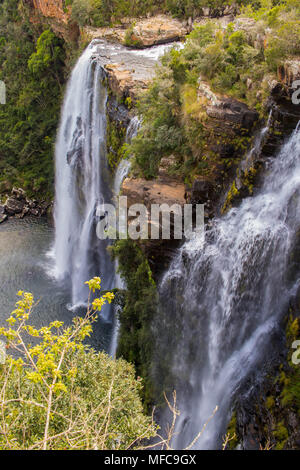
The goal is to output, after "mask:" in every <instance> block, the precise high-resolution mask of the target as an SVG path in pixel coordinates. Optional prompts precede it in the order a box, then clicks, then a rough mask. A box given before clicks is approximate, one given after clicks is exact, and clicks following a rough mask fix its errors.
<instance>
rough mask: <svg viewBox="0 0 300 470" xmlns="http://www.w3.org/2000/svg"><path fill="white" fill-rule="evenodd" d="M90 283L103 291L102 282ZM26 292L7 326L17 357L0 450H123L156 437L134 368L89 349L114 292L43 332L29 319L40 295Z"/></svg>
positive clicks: (7, 370) (11, 360)
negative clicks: (86, 341) (78, 315)
mask: <svg viewBox="0 0 300 470" xmlns="http://www.w3.org/2000/svg"><path fill="white" fill-rule="evenodd" d="M88 284H89V288H90V292H93V291H99V289H100V279H99V278H94V279H92V280H91V281H89V283H88ZM18 295H19V296H20V300H19V301H18V302H17V304H16V309H15V310H14V311H13V312H12V314H11V316H10V317H9V319H8V320H7V322H8V327H7V328H1V329H0V334H1V335H2V336H4V338H5V340H6V345H7V348H8V351H10V350H11V351H12V352H13V353H14V354H13V355H11V356H7V358H6V361H5V364H4V365H1V366H0V409H1V413H0V414H1V416H0V448H1V449H3V450H22V449H36V450H42V449H43V450H46V449H47V450H64V449H73V450H75V449H76V450H88V449H98V450H105V449H114V450H117V449H127V448H129V447H131V446H133V447H134V446H136V445H137V440H139V439H141V438H143V439H144V438H149V437H151V436H154V435H155V434H156V427H155V425H154V424H153V423H152V420H151V418H149V417H147V416H146V415H145V414H144V413H143V409H142V403H141V399H140V395H139V394H140V390H141V387H142V385H141V381H140V380H139V379H135V371H134V368H133V366H132V365H130V364H129V363H127V362H125V361H124V360H122V359H119V360H113V359H112V358H110V357H109V356H108V355H107V354H105V353H103V352H95V351H94V350H92V349H91V348H89V347H87V346H85V345H84V344H83V341H84V339H85V338H87V337H89V336H90V334H91V332H92V324H93V323H94V322H95V321H96V319H97V312H100V311H101V308H102V306H103V305H104V304H105V303H106V302H111V301H112V299H113V294H111V293H110V292H107V293H105V294H103V295H101V296H100V297H98V298H96V299H94V300H91V301H90V302H89V304H88V309H87V314H86V316H85V317H84V318H74V319H73V324H72V325H71V326H69V327H66V326H64V324H63V323H62V322H60V321H56V322H53V323H51V324H50V325H49V326H45V327H43V328H40V329H36V328H35V327H34V326H32V325H31V324H30V321H29V320H30V316H31V313H32V310H33V308H34V300H33V296H32V294H30V293H26V292H19V294H18ZM29 342H31V343H32V344H29ZM15 353H17V354H15Z"/></svg>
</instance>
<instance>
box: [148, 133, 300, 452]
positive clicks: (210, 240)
mask: <svg viewBox="0 0 300 470" xmlns="http://www.w3.org/2000/svg"><path fill="white" fill-rule="evenodd" d="M299 156H300V132H299V130H296V131H295V132H294V134H293V135H292V136H291V137H290V138H289V140H288V141H287V142H286V143H285V144H284V145H283V146H282V149H281V151H280V152H279V154H278V155H277V157H276V158H272V159H270V160H269V161H268V162H267V172H266V176H265V178H264V181H263V182H262V185H261V188H260V189H259V190H257V191H256V192H255V194H254V195H253V196H252V197H248V198H247V199H245V200H243V202H242V203H241V204H240V206H239V207H237V208H232V209H231V210H230V211H229V212H228V213H227V214H226V215H224V216H222V217H220V218H218V219H215V220H214V221H213V224H212V226H211V227H210V228H209V227H208V228H207V232H206V237H205V242H204V246H201V247H200V246H199V244H198V245H197V243H196V242H195V241H188V242H186V243H185V244H184V245H183V247H182V248H181V249H180V250H179V252H178V254H177V255H176V257H175V259H174V260H173V263H172V264H171V266H170V269H169V270H168V272H167V273H166V274H165V275H164V277H163V279H162V281H161V285H160V298H161V310H160V312H159V316H158V318H156V319H155V322H154V326H153V328H154V332H155V333H156V337H157V344H156V349H157V353H156V354H157V356H156V366H155V370H154V374H155V377H156V382H157V383H158V384H160V386H161V387H167V386H168V385H170V383H172V386H173V388H174V389H176V391H177V407H178V409H179V410H180V412H181V414H180V417H179V418H178V420H177V425H176V429H175V433H176V435H175V437H174V440H173V447H174V448H177V449H182V448H184V447H185V446H187V445H188V444H190V443H191V442H192V441H193V439H194V438H195V436H196V435H197V434H198V433H199V431H200V430H201V429H202V427H203V425H204V424H205V423H206V422H207V421H208V419H209V417H210V416H211V415H212V413H213V411H214V409H215V407H216V406H218V411H217V412H216V413H215V415H214V416H213V418H212V419H211V420H210V421H209V423H208V425H207V427H206V429H205V430H204V432H203V434H202V435H201V436H200V439H199V440H198V441H197V442H196V444H195V446H194V448H196V449H216V448H220V447H221V444H222V438H223V436H224V435H225V433H226V426H227V424H228V421H229V419H230V414H231V407H232V405H233V401H234V398H235V397H236V396H239V397H241V396H242V397H244V398H245V399H247V397H249V396H250V394H251V391H252V388H253V387H254V386H255V384H256V383H257V381H258V380H260V378H262V377H263V374H264V373H265V372H266V371H268V366H269V365H270V364H271V363H272V361H273V360H274V358H276V357H277V356H276V354H277V351H276V346H278V344H280V341H281V338H282V336H283V335H282V331H281V329H280V328H281V326H280V321H281V320H282V319H283V317H284V315H285V314H286V313H287V309H288V305H289V302H290V300H291V298H292V297H293V295H295V293H296V291H297V288H298V287H299V284H300V276H299V270H297V266H296V265H293V263H292V261H291V260H292V259H293V251H294V250H295V249H296V247H297V242H298V245H299V228H300V158H299ZM297 237H298V240H297ZM281 346H282V345H281ZM164 376H166V380H165V383H162V377H164ZM169 389H170V387H169Z"/></svg>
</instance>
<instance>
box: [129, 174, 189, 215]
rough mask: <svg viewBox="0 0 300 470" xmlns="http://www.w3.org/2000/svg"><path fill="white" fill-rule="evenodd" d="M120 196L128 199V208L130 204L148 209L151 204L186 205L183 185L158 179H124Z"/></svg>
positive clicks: (165, 179)
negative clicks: (140, 205) (143, 205)
mask: <svg viewBox="0 0 300 470" xmlns="http://www.w3.org/2000/svg"><path fill="white" fill-rule="evenodd" d="M122 195H123V196H127V198H128V207H129V206H130V205H132V204H137V203H138V204H145V205H146V207H147V208H148V209H150V207H151V204H169V205H172V204H179V205H180V206H183V205H184V204H185V203H186V199H185V185H184V183H182V182H179V181H174V180H171V179H167V178H162V177H159V178H157V179H155V180H150V181H148V180H146V179H144V178H126V179H125V180H124V182H123V185H122Z"/></svg>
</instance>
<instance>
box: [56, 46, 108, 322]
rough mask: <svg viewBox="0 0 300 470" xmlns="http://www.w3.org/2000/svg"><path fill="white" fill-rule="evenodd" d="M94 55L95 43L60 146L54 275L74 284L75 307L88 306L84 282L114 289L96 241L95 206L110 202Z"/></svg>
mask: <svg viewBox="0 0 300 470" xmlns="http://www.w3.org/2000/svg"><path fill="white" fill-rule="evenodd" d="M96 52H97V44H96V45H94V44H93V43H92V44H91V45H90V46H89V47H88V48H87V49H86V51H85V52H84V53H83V55H82V56H81V57H80V59H79V60H78V62H77V64H76V66H75V68H74V70H73V73H72V76H71V79H70V82H69V85H68V89H67V93H66V97H65V102H64V106H63V111H62V118H61V124H60V129H59V134H58V138H57V144H56V204H55V227H56V238H55V260H56V275H57V277H58V278H66V277H68V278H69V279H70V281H71V288H72V304H73V306H80V305H81V304H84V303H85V302H86V300H87V288H86V286H85V285H84V282H85V281H86V280H88V279H90V278H91V277H93V276H94V275H101V277H102V279H103V286H102V287H103V288H104V289H110V288H111V287H112V284H113V279H114V266H113V263H112V262H111V259H110V256H109V255H108V253H107V250H106V248H107V244H108V242H107V241H106V240H105V241H101V240H99V239H98V238H97V236H96V223H97V217H96V209H97V205H98V204H101V203H103V202H105V203H109V202H111V200H112V194H111V190H110V187H111V175H110V172H109V167H108V163H107V159H106V100H107V91H106V87H105V86H104V85H103V78H104V72H103V68H102V67H101V64H100V63H99V61H98V60H97V58H96V55H95V53H96ZM104 316H105V312H104Z"/></svg>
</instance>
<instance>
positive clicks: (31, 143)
mask: <svg viewBox="0 0 300 470" xmlns="http://www.w3.org/2000/svg"><path fill="white" fill-rule="evenodd" d="M21 6H22V4H21V3H20V4H19V2H18V1H16V0H4V1H3V2H1V5H0V63H1V69H0V80H3V81H4V82H5V84H6V89H7V104H6V105H5V106H1V107H0V122H1V130H0V149H1V150H0V169H1V172H0V174H1V176H0V180H1V181H8V182H10V183H12V184H17V185H18V186H20V187H23V188H24V189H26V190H27V193H28V194H29V195H30V194H31V193H34V192H38V193H39V197H40V196H50V195H51V194H52V193H53V179H54V171H53V144H54V141H55V135H56V128H57V123H58V119H59V113H60V106H61V101H62V95H63V88H62V87H63V83H64V61H65V56H66V55H65V47H64V42H63V40H62V39H60V38H58V37H57V36H55V34H54V33H53V32H52V31H51V30H49V29H47V30H45V31H43V30H41V29H40V28H41V27H36V26H34V25H32V24H31V23H30V21H29V19H28V17H27V10H26V8H21Z"/></svg>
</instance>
